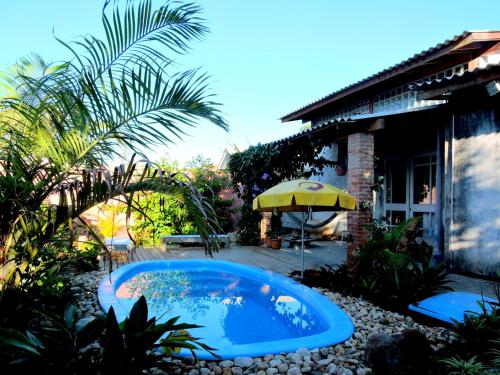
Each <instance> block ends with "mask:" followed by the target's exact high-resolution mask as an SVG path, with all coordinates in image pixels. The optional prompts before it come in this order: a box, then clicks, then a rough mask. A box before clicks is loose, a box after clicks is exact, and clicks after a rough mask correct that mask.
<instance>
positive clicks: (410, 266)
mask: <svg viewBox="0 0 500 375" xmlns="http://www.w3.org/2000/svg"><path fill="white" fill-rule="evenodd" d="M371 230H372V237H371V238H370V239H369V240H368V241H367V242H366V243H365V244H364V245H362V246H361V247H360V248H359V249H358V251H357V255H356V260H357V273H356V275H354V276H352V275H350V270H349V268H348V266H347V265H346V264H344V265H342V266H340V267H338V268H332V267H329V266H327V267H326V268H320V270H306V272H305V278H304V280H303V282H304V283H305V284H307V285H310V286H320V287H324V288H329V289H332V290H337V291H340V292H347V293H351V294H354V295H361V296H363V297H365V298H367V299H369V300H371V301H373V302H375V303H377V304H379V305H381V306H383V307H385V308H388V309H392V310H397V311H406V309H407V307H408V304H410V303H413V302H416V301H419V300H421V299H424V298H427V297H429V296H432V295H434V294H436V293H438V292H439V291H441V290H446V289H449V288H448V287H447V286H446V284H447V283H448V281H447V279H446V272H445V269H444V265H443V264H438V265H433V264H432V260H431V257H432V248H431V247H430V246H428V245H426V244H425V243H421V244H418V243H416V241H415V238H416V233H417V231H418V230H419V228H418V220H417V219H416V218H415V219H410V220H409V221H407V222H403V223H401V224H400V225H398V226H397V227H394V228H387V229H386V228H384V227H383V226H381V225H378V223H374V224H373V225H372V227H371ZM295 272H298V271H295ZM295 272H294V273H292V274H295Z"/></svg>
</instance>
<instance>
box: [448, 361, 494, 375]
mask: <svg viewBox="0 0 500 375" xmlns="http://www.w3.org/2000/svg"><path fill="white" fill-rule="evenodd" d="M441 362H442V363H444V364H445V365H447V367H448V370H449V371H450V372H448V374H450V375H484V374H485V367H484V365H483V364H482V363H480V362H477V361H476V357H472V358H471V359H469V360H468V361H465V360H463V359H460V358H447V359H443V360H441Z"/></svg>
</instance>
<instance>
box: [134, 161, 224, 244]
mask: <svg viewBox="0 0 500 375" xmlns="http://www.w3.org/2000/svg"><path fill="white" fill-rule="evenodd" d="M160 165H161V167H162V168H164V169H165V170H169V171H172V172H178V171H181V172H182V173H184V174H186V175H188V176H190V178H191V183H192V184H193V186H194V187H195V188H196V189H197V190H198V191H199V192H200V193H201V195H202V196H203V197H204V198H206V199H207V201H209V202H210V204H211V205H212V207H213V209H214V212H215V215H216V217H217V220H218V222H219V225H220V229H221V231H222V232H224V233H227V232H230V231H231V230H232V229H233V228H232V219H231V215H232V213H233V210H232V209H231V205H232V204H233V201H232V200H225V199H222V198H221V197H220V194H221V192H222V191H224V190H226V189H229V188H230V181H229V176H228V175H227V173H226V172H224V171H221V170H217V169H216V168H215V166H214V165H213V164H212V163H211V162H210V161H209V160H207V159H204V158H202V157H201V156H198V157H196V158H195V159H193V160H192V161H191V162H189V163H187V167H186V168H185V169H184V170H182V169H180V168H179V167H178V165H177V164H173V163H172V162H168V161H165V160H164V161H161V162H160ZM138 203H139V205H140V207H141V209H140V211H138V212H136V213H134V221H135V223H134V225H133V226H132V227H131V233H132V235H133V236H134V239H135V241H136V243H137V244H138V245H140V246H158V245H159V244H160V242H161V238H162V237H163V236H168V235H173V234H197V229H196V225H195V223H194V222H193V221H192V218H190V216H189V213H188V210H187V208H186V206H185V205H184V203H183V202H182V201H179V199H176V197H173V196H165V195H161V194H158V193H147V194H144V195H143V196H142V197H141V198H140V199H139V202H138Z"/></svg>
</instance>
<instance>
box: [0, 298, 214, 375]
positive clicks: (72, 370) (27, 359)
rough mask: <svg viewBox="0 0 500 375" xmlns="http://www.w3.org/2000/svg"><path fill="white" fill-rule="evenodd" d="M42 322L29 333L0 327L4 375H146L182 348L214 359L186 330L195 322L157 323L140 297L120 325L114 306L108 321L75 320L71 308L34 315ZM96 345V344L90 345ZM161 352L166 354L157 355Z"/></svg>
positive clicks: (166, 365) (172, 320) (191, 327)
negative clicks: (8, 374) (149, 315)
mask: <svg viewBox="0 0 500 375" xmlns="http://www.w3.org/2000/svg"><path fill="white" fill-rule="evenodd" d="M34 314H37V315H39V316H41V317H42V318H43V320H39V321H38V322H37V323H38V324H36V325H35V326H33V327H32V328H31V329H26V330H20V329H14V328H2V329H0V370H1V371H2V373H13V372H14V371H17V372H22V373H25V372H36V373H37V374H102V375H112V374H131V375H132V374H134V375H135V374H142V373H143V370H145V369H149V368H152V367H159V368H165V369H168V367H170V366H171V363H168V362H165V361H163V359H164V356H171V355H172V354H174V353H177V352H178V351H179V350H180V349H181V348H185V349H188V350H190V351H191V353H192V354H193V356H195V357H196V352H195V351H197V350H205V351H207V352H209V353H210V354H212V355H214V356H215V357H216V358H217V357H218V356H217V354H216V353H215V352H214V349H213V348H210V347H209V346H207V345H205V344H203V343H202V342H200V339H198V338H196V337H193V336H191V335H190V334H189V332H187V331H186V330H188V329H194V328H198V327H199V326H197V325H194V324H186V323H177V321H178V320H179V317H175V318H172V319H169V320H168V321H166V322H165V323H158V322H157V321H156V318H154V317H153V318H151V319H148V306H147V303H146V299H145V298H144V297H142V296H141V297H140V298H139V299H138V300H137V302H136V303H135V304H134V305H133V307H132V309H131V311H130V314H129V316H127V318H126V319H125V320H124V321H123V322H121V323H119V322H118V321H117V319H116V316H115V313H114V310H113V308H110V310H109V312H108V314H107V317H106V318H103V319H97V318H92V319H90V320H80V321H78V319H77V311H76V309H75V307H74V306H73V305H68V306H67V307H66V308H65V310H64V312H63V313H62V314H61V315H58V314H56V313H49V312H41V311H38V312H34ZM92 343H96V344H98V345H92V346H89V344H92ZM156 350H161V351H162V353H163V354H164V356H162V355H156V353H155V352H156Z"/></svg>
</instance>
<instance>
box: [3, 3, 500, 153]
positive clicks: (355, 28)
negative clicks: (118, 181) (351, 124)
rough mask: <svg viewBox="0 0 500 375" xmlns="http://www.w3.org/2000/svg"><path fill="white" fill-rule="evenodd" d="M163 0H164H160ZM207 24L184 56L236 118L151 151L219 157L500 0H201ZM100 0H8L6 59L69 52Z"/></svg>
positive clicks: (95, 30)
mask: <svg viewBox="0 0 500 375" xmlns="http://www.w3.org/2000/svg"><path fill="white" fill-rule="evenodd" d="M158 3H160V2H159V1H158ZM198 3H199V4H201V5H202V6H203V7H204V17H205V18H206V20H207V24H208V26H209V27H210V29H211V33H210V34H209V35H208V36H207V37H206V38H205V40H204V41H202V42H200V43H196V44H195V45H194V50H193V52H192V53H191V54H190V55H189V56H184V57H182V58H181V59H180V60H179V62H180V63H181V64H182V66H183V67H185V68H193V67H202V69H203V70H205V71H207V72H208V73H209V74H210V75H211V76H212V85H211V86H212V89H213V92H214V93H215V94H217V100H218V101H219V102H221V103H222V104H223V107H222V110H223V112H224V113H225V114H226V118H227V120H228V122H229V124H230V126H231V130H230V132H229V133H225V132H224V131H222V130H219V129H217V128H215V127H213V126H211V125H208V124H200V126H199V127H198V128H196V129H189V130H188V132H189V133H190V134H191V136H189V137H185V138H184V141H182V142H178V143H177V145H175V146H169V147H168V148H167V147H160V148H158V149H156V150H155V152H152V153H151V154H150V155H151V156H152V157H153V158H154V157H159V156H166V154H167V153H168V154H169V155H170V158H172V159H177V160H180V161H181V162H184V161H186V160H189V159H190V158H191V157H193V156H195V155H197V154H203V155H205V156H208V157H210V158H212V160H213V161H215V162H217V161H218V158H219V157H220V155H221V153H222V150H223V149H224V147H226V146H227V145H230V144H236V145H237V146H238V147H240V148H246V147H247V146H248V145H249V144H255V143H258V142H268V141H272V140H275V139H279V138H282V137H284V136H287V135H290V134H293V133H295V132H297V131H299V129H300V127H301V125H302V124H300V123H286V124H282V123H281V122H280V121H279V117H281V116H282V115H285V114H287V113H289V112H291V111H292V110H294V109H296V108H298V107H301V106H303V105H305V104H307V103H310V102H311V101H314V100H316V99H318V98H320V97H322V96H324V95H327V94H329V93H330V92H332V91H335V90H337V89H339V88H342V87H343V86H346V85H348V84H350V83H353V82H355V81H357V80H359V79H362V78H364V77H366V76H368V75H371V74H373V73H376V72H378V71H379V70H382V69H384V68H386V67H388V66H390V65H393V64H395V63H398V62H399V61H401V60H403V59H406V58H408V57H410V56H411V55H413V54H415V53H417V52H420V51H422V50H424V49H427V48H429V47H431V46H434V45H436V44H437V43H439V42H442V41H444V40H445V39H448V38H451V37H452V36H454V35H456V34H459V33H461V32H462V31H464V30H486V29H500V19H499V15H500V1H498V0H478V1H475V2H470V1H462V0H455V1H444V0H443V1H436V0H433V1H427V0H420V1H414V2H409V1H400V0H391V1H382V0H380V1H370V0H366V1H352V0H351V1H336V0H309V1H306V0H252V1H250V0H204V1H201V0H200V1H198ZM102 4H103V1H101V0H78V1H77V0H72V1H68V0H44V1H40V0H17V1H13V0H12V1H10V0H3V1H2V2H1V9H2V22H1V23H0V35H1V38H0V51H1V52H0V67H1V68H4V67H6V66H8V65H9V64H10V63H12V62H14V61H15V60H16V59H17V58H19V57H21V56H25V55H27V54H28V53H30V52H32V51H36V52H38V53H40V54H41V55H42V56H43V57H44V58H45V59H46V60H47V61H57V60H61V59H65V58H68V57H69V55H68V53H67V51H65V50H64V48H62V47H61V46H59V45H58V43H57V42H56V41H55V40H54V38H53V36H52V32H53V30H54V33H55V35H57V36H58V37H61V38H62V39H64V40H72V39H74V37H76V36H78V35H82V34H85V33H91V34H94V35H96V36H100V35H102V34H101V31H102V29H101V22H100V12H101V7H102Z"/></svg>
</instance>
